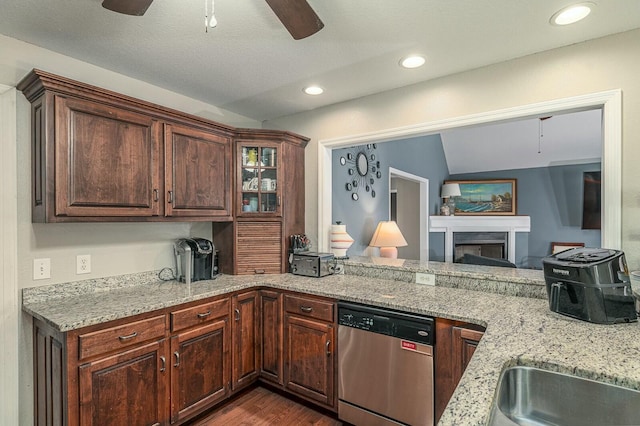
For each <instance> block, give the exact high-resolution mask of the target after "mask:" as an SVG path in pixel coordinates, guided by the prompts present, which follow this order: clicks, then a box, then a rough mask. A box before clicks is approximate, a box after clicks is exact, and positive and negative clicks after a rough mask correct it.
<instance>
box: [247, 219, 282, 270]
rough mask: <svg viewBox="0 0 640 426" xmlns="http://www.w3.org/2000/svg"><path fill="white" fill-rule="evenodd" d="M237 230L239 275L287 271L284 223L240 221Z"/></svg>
mask: <svg viewBox="0 0 640 426" xmlns="http://www.w3.org/2000/svg"><path fill="white" fill-rule="evenodd" d="M236 232H237V238H236V259H237V260H236V262H237V263H236V264H237V273H238V274H239V275H242V274H281V273H283V272H285V271H284V266H283V263H284V262H283V257H284V254H283V250H284V249H283V245H282V242H283V237H282V223H280V222H238V224H237V227H236Z"/></svg>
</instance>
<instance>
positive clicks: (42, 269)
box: [33, 257, 51, 280]
mask: <svg viewBox="0 0 640 426" xmlns="http://www.w3.org/2000/svg"><path fill="white" fill-rule="evenodd" d="M47 278H51V259H49V258H48V257H47V258H44V259H33V279H34V280H46V279H47Z"/></svg>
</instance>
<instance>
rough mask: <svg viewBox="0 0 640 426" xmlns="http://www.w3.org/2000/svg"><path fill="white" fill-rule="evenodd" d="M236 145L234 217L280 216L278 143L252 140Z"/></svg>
mask: <svg viewBox="0 0 640 426" xmlns="http://www.w3.org/2000/svg"><path fill="white" fill-rule="evenodd" d="M236 146H237V151H236V161H237V162H238V165H237V169H236V172H237V175H236V182H237V185H238V188H237V189H236V194H237V195H236V206H237V207H236V216H253V217H269V216H282V185H283V183H284V180H283V177H282V166H283V165H282V161H281V158H282V157H281V149H280V144H276V143H267V142H256V141H252V142H243V143H238V144H237V145H236Z"/></svg>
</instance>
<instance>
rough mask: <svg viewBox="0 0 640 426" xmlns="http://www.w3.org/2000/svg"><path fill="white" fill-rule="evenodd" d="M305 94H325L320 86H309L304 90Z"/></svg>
mask: <svg viewBox="0 0 640 426" xmlns="http://www.w3.org/2000/svg"><path fill="white" fill-rule="evenodd" d="M304 93H306V94H307V95H312V96H316V95H321V94H322V93H324V89H323V88H322V87H320V86H307V87H305V88H304Z"/></svg>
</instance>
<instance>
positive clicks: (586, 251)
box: [542, 247, 637, 324]
mask: <svg viewBox="0 0 640 426" xmlns="http://www.w3.org/2000/svg"><path fill="white" fill-rule="evenodd" d="M542 264H543V266H544V279H545V282H546V285H547V296H548V297H549V309H551V310H552V311H553V312H557V313H559V314H562V315H566V316H569V317H573V318H577V319H580V320H583V321H589V322H593V323H597V324H615V323H621V322H631V321H636V320H637V317H636V311H635V306H634V299H633V295H632V293H631V284H630V282H629V279H628V276H629V273H628V269H627V263H626V262H625V259H624V253H623V252H622V251H618V250H609V249H603V248H582V247H581V248H573V249H569V250H565V251H562V252H560V253H556V254H554V255H552V256H549V257H546V258H544V259H543V260H542Z"/></svg>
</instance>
